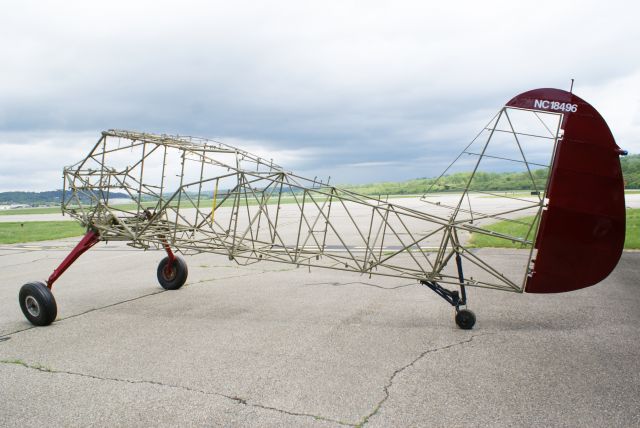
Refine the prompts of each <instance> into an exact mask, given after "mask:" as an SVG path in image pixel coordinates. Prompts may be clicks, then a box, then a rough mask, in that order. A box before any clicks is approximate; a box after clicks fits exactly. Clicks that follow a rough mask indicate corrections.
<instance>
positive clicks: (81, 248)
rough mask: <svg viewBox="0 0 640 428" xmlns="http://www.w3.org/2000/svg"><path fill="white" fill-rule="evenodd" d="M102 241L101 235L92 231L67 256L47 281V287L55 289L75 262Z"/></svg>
mask: <svg viewBox="0 0 640 428" xmlns="http://www.w3.org/2000/svg"><path fill="white" fill-rule="evenodd" d="M98 241H100V234H99V233H98V231H96V230H93V229H90V230H89V231H88V232H87V233H86V234H85V235H84V237H83V238H82V239H81V240H80V242H78V245H76V246H75V248H74V249H73V250H71V252H70V253H69V255H67V257H66V258H65V259H64V260H63V261H62V263H60V266H58V267H57V268H56V269H55V270H54V271H53V273H52V274H51V276H50V277H49V279H48V280H47V287H49V289H51V288H52V287H53V283H54V282H56V281H57V279H58V278H60V276H62V274H63V273H64V272H65V271H66V270H67V269H69V267H70V266H71V265H72V264H73V262H75V261H76V260H77V259H78V257H80V256H81V255H82V254H84V253H85V252H86V251H87V250H88V249H89V248H91V247H93V246H94V245H96V244H97V243H98Z"/></svg>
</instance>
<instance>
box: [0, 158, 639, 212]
mask: <svg viewBox="0 0 640 428" xmlns="http://www.w3.org/2000/svg"><path fill="white" fill-rule="evenodd" d="M620 163H621V165H622V174H623V175H624V180H625V188H627V189H640V154H636V155H629V156H625V157H622V158H620ZM469 175H470V173H468V172H459V173H456V174H451V175H446V176H444V177H442V178H441V179H440V180H439V181H438V183H437V184H436V185H434V186H433V188H432V189H431V191H434V192H443V191H448V190H458V189H462V188H464V187H465V185H466V183H467V181H468V180H469ZM533 175H534V178H535V179H536V182H537V183H538V186H539V187H540V188H544V186H545V183H546V181H547V173H546V170H543V169H538V170H534V171H533ZM435 181H436V179H435V178H416V179H413V180H407V181H400V182H382V183H371V184H359V185H339V186H338V187H341V188H343V189H348V190H352V191H354V192H358V193H362V194H365V195H409V194H412V195H415V194H422V193H424V192H426V191H427V189H429V188H430V187H431V186H432V185H433V184H434V183H435ZM530 183H531V181H530V179H529V176H528V174H527V173H526V172H524V173H514V172H502V173H498V172H480V173H477V174H476V178H475V180H474V182H473V186H472V190H480V191H497V190H514V191H517V190H530V189H531V184H530ZM221 193H222V192H221ZM196 195H197V194H195V193H194V196H196ZM111 197H112V198H127V197H128V195H127V194H125V193H113V192H112V193H111ZM61 200H62V190H55V191H49V192H0V205H10V204H24V205H31V206H36V205H59V204H60V201H61Z"/></svg>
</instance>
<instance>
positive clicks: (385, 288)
mask: <svg viewBox="0 0 640 428" xmlns="http://www.w3.org/2000/svg"><path fill="white" fill-rule="evenodd" d="M351 284H362V285H366V286H367V287H375V288H379V289H381V290H397V289H398V288H404V287H410V286H412V285H416V284H417V283H414V282H411V283H409V284H402V285H396V286H395V287H382V286H381V285H378V284H372V283H370V282H362V281H352V282H337V281H334V282H309V283H307V284H305V285H331V286H333V287H339V286H341V285H351Z"/></svg>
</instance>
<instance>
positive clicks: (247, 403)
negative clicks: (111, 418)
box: [0, 360, 355, 427]
mask: <svg viewBox="0 0 640 428" xmlns="http://www.w3.org/2000/svg"><path fill="white" fill-rule="evenodd" d="M0 364H7V365H9V364H12V365H17V366H21V367H24V368H27V369H30V370H36V371H39V372H43V373H51V374H63V375H69V376H78V377H83V378H88V379H94V380H99V381H106V382H120V383H128V384H133V385H155V386H160V387H163V388H171V389H178V390H183V391H187V392H191V393H196V394H204V395H212V396H217V397H222V398H226V399H228V400H231V401H233V402H235V403H238V404H241V405H243V406H248V407H253V408H258V409H263V410H270V411H275V412H278V413H282V414H285V415H289V416H299V417H307V418H313V419H315V420H319V421H326V422H333V423H336V424H339V425H344V426H351V427H353V426H355V425H354V424H351V423H348V422H343V421H339V420H335V419H331V418H327V417H325V416H320V415H314V414H311V413H303V412H294V411H290V410H285V409H279V408H277V407H272V406H267V405H264V404H260V403H253V402H251V401H250V400H248V399H246V398H242V397H238V396H235V395H227V394H223V393H221V392H216V391H206V390H203V389H197V388H191V387H188V386H184V385H173V384H170V383H163V382H158V381H154V380H144V379H141V380H132V379H120V378H112V377H102V376H96V375H92V374H87V373H80V372H73V371H68V370H56V369H52V368H50V367H46V366H43V365H40V364H29V363H26V362H24V361H22V360H0Z"/></svg>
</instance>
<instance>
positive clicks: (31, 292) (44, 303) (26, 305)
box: [18, 282, 58, 326]
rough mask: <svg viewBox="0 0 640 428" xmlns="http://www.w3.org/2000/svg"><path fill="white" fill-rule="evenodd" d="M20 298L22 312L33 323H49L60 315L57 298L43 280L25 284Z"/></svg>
mask: <svg viewBox="0 0 640 428" xmlns="http://www.w3.org/2000/svg"><path fill="white" fill-rule="evenodd" d="M18 299H19V301H20V309H22V313H23V314H24V316H25V317H26V318H27V319H28V320H29V322H31V324H33V325H37V326H45V325H49V324H51V323H52V322H53V321H54V320H55V319H56V316H57V315H58V305H56V299H55V298H54V297H53V293H51V290H49V288H48V287H47V286H46V285H45V284H44V283H42V282H29V283H27V284H25V285H23V286H22V287H21V288H20V293H19V295H18Z"/></svg>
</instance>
